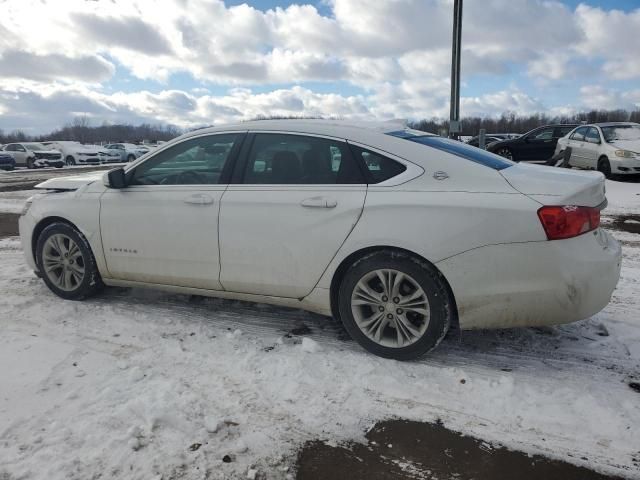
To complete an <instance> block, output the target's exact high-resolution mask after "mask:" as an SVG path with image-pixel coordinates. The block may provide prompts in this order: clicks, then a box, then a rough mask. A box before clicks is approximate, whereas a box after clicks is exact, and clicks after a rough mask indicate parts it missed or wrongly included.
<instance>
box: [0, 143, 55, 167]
mask: <svg viewBox="0 0 640 480" xmlns="http://www.w3.org/2000/svg"><path fill="white" fill-rule="evenodd" d="M3 150H4V151H5V152H7V153H9V155H11V156H12V157H13V159H14V160H15V161H16V165H15V166H16V167H27V168H41V167H56V168H62V167H63V166H64V161H63V159H62V153H60V151H59V150H53V149H50V148H49V147H46V146H45V145H42V144H41V143H36V142H24V143H9V144H8V145H5V146H4V147H3Z"/></svg>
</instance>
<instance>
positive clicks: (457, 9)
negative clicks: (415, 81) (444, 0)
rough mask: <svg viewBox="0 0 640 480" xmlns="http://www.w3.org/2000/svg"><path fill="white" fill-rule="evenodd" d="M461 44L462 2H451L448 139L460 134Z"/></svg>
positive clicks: (458, 0)
mask: <svg viewBox="0 0 640 480" xmlns="http://www.w3.org/2000/svg"><path fill="white" fill-rule="evenodd" d="M461 43H462V0H454V1H453V44H452V46H451V110H450V112H449V138H457V137H458V134H459V133H460V130H461V128H460V52H461Z"/></svg>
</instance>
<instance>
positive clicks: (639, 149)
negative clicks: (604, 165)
mask: <svg viewBox="0 0 640 480" xmlns="http://www.w3.org/2000/svg"><path fill="white" fill-rule="evenodd" d="M609 145H613V146H614V147H618V148H621V149H623V150H630V151H632V152H636V153H640V140H614V141H613V142H609Z"/></svg>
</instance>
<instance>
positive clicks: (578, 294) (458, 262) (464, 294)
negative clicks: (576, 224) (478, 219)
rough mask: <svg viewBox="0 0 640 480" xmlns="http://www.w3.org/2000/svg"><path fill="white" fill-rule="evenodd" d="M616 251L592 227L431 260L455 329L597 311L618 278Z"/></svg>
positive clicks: (535, 322) (548, 321)
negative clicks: (445, 287)
mask: <svg viewBox="0 0 640 480" xmlns="http://www.w3.org/2000/svg"><path fill="white" fill-rule="evenodd" d="M621 261H622V250H621V247H620V244H619V243H618V242H617V241H616V240H615V239H614V238H613V237H612V236H611V235H610V234H608V233H607V232H605V231H604V230H602V229H598V230H596V231H595V232H589V233H586V234H584V235H580V236H579V237H576V238H572V239H568V240H555V241H544V242H528V243H513V244H507V245H491V246H486V247H481V248H477V249H475V250H471V251H468V252H465V253H462V254H459V255H456V256H454V257H451V258H448V259H446V260H443V261H441V262H439V263H438V264H437V266H438V268H439V269H440V271H441V272H442V273H443V275H444V276H445V277H446V279H447V280H448V281H449V284H450V285H451V288H452V290H453V293H454V296H455V298H456V303H457V306H458V316H459V321H460V328H462V329H475V328H507V327H524V326H542V325H554V324H561V323H570V322H575V321H577V320H582V319H584V318H587V317H590V316H591V315H594V314H596V313H597V312H599V311H600V310H602V309H603V308H604V307H605V306H606V305H607V304H608V303H609V300H610V299H611V294H612V293H613V290H614V289H615V287H616V285H617V283H618V279H619V278H620V266H621Z"/></svg>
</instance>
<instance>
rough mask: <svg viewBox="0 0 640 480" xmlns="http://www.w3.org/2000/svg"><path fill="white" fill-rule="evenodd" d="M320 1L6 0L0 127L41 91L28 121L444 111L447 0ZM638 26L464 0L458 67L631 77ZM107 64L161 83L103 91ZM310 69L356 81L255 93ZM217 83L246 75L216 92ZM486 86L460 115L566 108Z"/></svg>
mask: <svg viewBox="0 0 640 480" xmlns="http://www.w3.org/2000/svg"><path fill="white" fill-rule="evenodd" d="M325 3H326V5H327V6H328V7H329V8H330V10H331V14H330V15H323V14H321V13H320V12H319V11H318V10H317V9H316V7H314V6H313V5H308V4H305V5H295V4H294V5H290V6H288V7H287V8H280V7H278V8H274V9H271V10H267V11H261V10H259V9H256V8H253V7H251V6H248V5H244V4H243V5H238V6H230V7H227V6H226V5H225V4H224V3H223V2H222V1H221V0H163V1H162V2H156V1H153V0H131V1H128V2H115V1H111V0H98V1H85V0H65V2H63V3H62V2H59V1H56V0H8V1H5V2H3V3H2V6H3V8H2V10H3V11H2V15H0V71H1V72H2V75H1V76H0V92H1V94H2V95H9V96H8V97H1V96H0V109H1V111H2V118H0V126H2V127H3V128H13V127H18V126H23V124H22V123H20V125H18V124H14V123H12V122H14V121H17V120H20V119H23V118H27V117H26V116H25V115H26V113H25V114H24V115H23V112H20V110H24V112H27V111H29V109H30V108H33V107H34V106H35V105H38V108H41V109H43V115H42V116H41V118H40V119H39V120H38V122H40V123H41V124H42V125H44V122H45V119H47V120H46V121H49V122H51V127H54V126H57V125H58V124H59V123H60V122H61V121H62V120H64V119H66V118H68V117H69V115H70V114H71V112H77V111H84V110H82V108H85V109H86V111H87V112H89V113H90V114H91V115H93V116H94V118H95V119H96V121H98V119H100V118H104V119H107V120H113V119H115V118H118V119H120V118H122V119H125V120H126V119H129V120H131V121H135V120H136V119H144V120H147V121H150V120H155V121H166V122H171V123H175V124H179V125H181V126H190V125H194V124H198V123H213V122H220V121H227V120H235V119H239V118H249V117H251V116H254V115H258V114H263V115H268V114H283V115H284V114H304V115H340V116H366V115H369V116H377V117H381V118H387V117H391V116H396V117H413V118H417V117H432V116H446V115H447V113H448V106H447V105H448V94H449V92H448V85H449V83H448V82H449V80H448V79H449V72H450V42H451V31H450V30H451V10H452V3H451V1H450V0H388V1H375V2H374V1H371V0H325ZM638 31H640V9H638V10H636V11H635V12H622V11H615V10H610V11H607V10H604V9H601V8H594V7H589V6H586V5H580V6H578V7H577V8H576V9H575V10H571V9H569V8H568V7H567V6H566V5H564V4H562V3H560V2H557V1H552V0H487V1H483V2H479V1H472V2H467V3H466V4H465V11H464V19H463V80H465V81H467V80H468V79H473V78H474V77H475V76H477V75H489V76H502V75H508V74H510V73H513V72H519V73H521V74H523V75H526V76H528V77H529V78H530V79H531V80H533V83H534V85H538V86H551V85H555V84H561V83H563V82H565V83H566V82H567V81H568V80H569V79H570V80H575V79H582V78H583V77H585V74H586V73H589V75H590V80H589V83H597V82H598V81H599V80H602V82H605V81H606V80H607V79H610V78H612V79H631V78H638V79H640V42H635V41H632V40H630V39H632V38H633V35H635V33H634V32H638ZM116 63H117V64H118V72H120V70H121V69H122V70H125V71H127V72H128V73H130V74H132V75H133V76H135V77H138V78H140V79H153V80H156V81H161V82H166V84H167V87H166V89H165V90H164V91H162V92H155V93H151V92H146V91H140V92H112V91H111V90H109V89H106V88H104V85H105V84H106V83H107V82H108V81H109V80H110V79H111V78H112V77H113V75H115V74H116V69H115V66H114V65H115V64H116ZM173 73H186V74H189V75H191V76H192V77H193V78H194V79H196V81H197V82H198V83H200V85H198V86H196V87H192V88H190V89H189V91H188V92H183V91H180V90H179V89H178V88H173V87H175V85H172V84H170V83H169V81H170V78H171V75H172V74H173ZM305 82H347V83H350V84H352V85H353V86H355V87H358V88H359V90H358V91H363V92H366V93H364V94H362V95H341V94H338V93H335V94H326V93H323V94H319V93H316V92H313V91H311V90H309V89H307V88H301V87H292V88H285V89H283V88H278V87H272V88H274V90H273V91H271V92H266V93H255V90H256V88H255V87H257V86H261V88H260V91H261V92H263V91H264V86H265V85H267V86H268V85H279V84H287V85H290V84H295V83H298V84H304V83H305ZM214 85H222V86H226V87H244V88H241V89H238V88H236V89H235V90H231V91H230V92H229V93H228V94H226V95H217V96H212V95H211V94H209V93H208V91H209V90H211V89H212V87H213V86H214ZM252 88H253V90H251V89H252ZM576 88H579V86H578V87H576ZM207 89H209V90H207ZM323 90H325V89H323ZM495 90H498V91H494V92H491V91H489V92H485V93H482V94H478V95H474V96H470V97H468V98H464V99H463V101H462V112H463V114H483V115H488V114H499V113H502V111H505V110H510V111H516V112H520V113H529V112H533V111H539V110H542V111H545V110H546V111H560V110H561V109H563V108H565V109H567V108H574V107H571V106H568V105H547V104H546V103H544V102H543V101H541V100H540V99H538V98H536V95H534V94H531V93H528V92H524V91H522V89H521V88H517V86H514V87H512V88H508V89H506V90H504V89H503V90H500V88H496V89H495ZM605 90H608V91H609V93H602V92H595V91H592V90H588V89H587V90H585V92H587V93H588V96H585V95H583V98H584V101H583V103H584V106H585V107H587V108H590V107H597V106H599V105H605V104H607V105H613V106H629V105H634V98H635V97H633V95H631V94H629V93H625V92H616V93H611V91H613V90H615V89H614V88H613V87H611V88H605ZM463 94H464V91H463ZM16 95H17V96H18V98H17V99H16V98H15V96H16ZM63 99H64V101H63ZM65 102H69V103H65ZM54 106H55V108H56V109H57V110H56V111H54V110H53V108H54ZM598 108H599V107H598ZM31 114H35V113H34V112H32V113H31ZM20 121H22V120H20ZM43 128H44V127H43Z"/></svg>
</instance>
